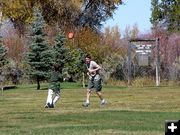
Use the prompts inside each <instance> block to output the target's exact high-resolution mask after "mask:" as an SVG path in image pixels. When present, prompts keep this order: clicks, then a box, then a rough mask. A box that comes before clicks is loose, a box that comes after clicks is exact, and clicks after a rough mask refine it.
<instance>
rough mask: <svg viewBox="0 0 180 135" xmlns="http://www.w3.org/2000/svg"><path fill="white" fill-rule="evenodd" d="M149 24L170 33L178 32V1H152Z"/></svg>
mask: <svg viewBox="0 0 180 135" xmlns="http://www.w3.org/2000/svg"><path fill="white" fill-rule="evenodd" d="M151 4H152V8H151V10H152V14H151V19H150V20H151V23H152V24H153V27H156V26H161V27H163V28H165V29H167V30H168V31H170V32H175V31H176V32H177V31H178V32H179V31H180V0H161V1H160V0H152V2H151Z"/></svg>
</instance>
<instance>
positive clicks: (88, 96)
mask: <svg viewBox="0 0 180 135" xmlns="http://www.w3.org/2000/svg"><path fill="white" fill-rule="evenodd" d="M93 87H94V83H93V80H92V79H90V80H89V83H88V88H87V91H86V102H85V103H84V104H83V106H84V107H88V106H89V105H90V96H91V92H92V89H93Z"/></svg>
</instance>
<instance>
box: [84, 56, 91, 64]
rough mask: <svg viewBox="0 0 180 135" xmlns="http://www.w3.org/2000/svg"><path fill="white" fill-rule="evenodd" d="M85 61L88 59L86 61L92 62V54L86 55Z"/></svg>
mask: <svg viewBox="0 0 180 135" xmlns="http://www.w3.org/2000/svg"><path fill="white" fill-rule="evenodd" d="M85 61H86V63H90V61H91V56H90V55H86V57H85Z"/></svg>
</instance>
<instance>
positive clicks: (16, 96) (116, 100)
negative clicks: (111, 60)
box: [0, 83, 180, 135]
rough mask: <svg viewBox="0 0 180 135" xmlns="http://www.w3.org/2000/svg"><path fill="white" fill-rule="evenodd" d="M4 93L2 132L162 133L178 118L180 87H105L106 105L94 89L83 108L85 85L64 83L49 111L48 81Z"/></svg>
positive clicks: (64, 134) (14, 134)
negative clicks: (46, 104) (102, 105)
mask: <svg viewBox="0 0 180 135" xmlns="http://www.w3.org/2000/svg"><path fill="white" fill-rule="evenodd" d="M42 87H43V89H44V90H39V91H37V90H35V88H36V85H26V86H18V88H17V89H12V90H7V91H3V92H0V135H112V134H114V135H164V123H165V120H178V119H180V98H179V97H180V88H179V87H142V88H126V87H114V86H105V87H104V89H103V94H104V96H105V97H106V99H107V100H108V104H107V105H106V106H104V107H100V105H99V99H98V98H97V97H96V95H95V93H94V94H93V95H92V97H91V105H90V107H89V108H83V107H82V103H83V101H84V100H85V92H86V91H85V89H83V88H81V86H80V85H78V84H74V83H64V84H62V91H61V99H60V101H59V102H58V103H57V105H56V107H55V108H54V109H45V108H44V104H45V101H46V97H47V89H46V87H47V84H43V85H42Z"/></svg>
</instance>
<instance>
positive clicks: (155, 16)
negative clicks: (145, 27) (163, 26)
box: [150, 0, 162, 28]
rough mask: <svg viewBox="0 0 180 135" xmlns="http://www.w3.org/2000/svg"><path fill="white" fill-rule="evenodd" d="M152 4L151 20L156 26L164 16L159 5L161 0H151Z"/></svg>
mask: <svg viewBox="0 0 180 135" xmlns="http://www.w3.org/2000/svg"><path fill="white" fill-rule="evenodd" d="M151 5H152V6H151V11H152V13H151V18H150V21H151V23H152V25H153V27H154V28H156V27H157V26H158V24H159V23H160V20H161V18H162V16H161V11H160V6H159V0H151Z"/></svg>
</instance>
